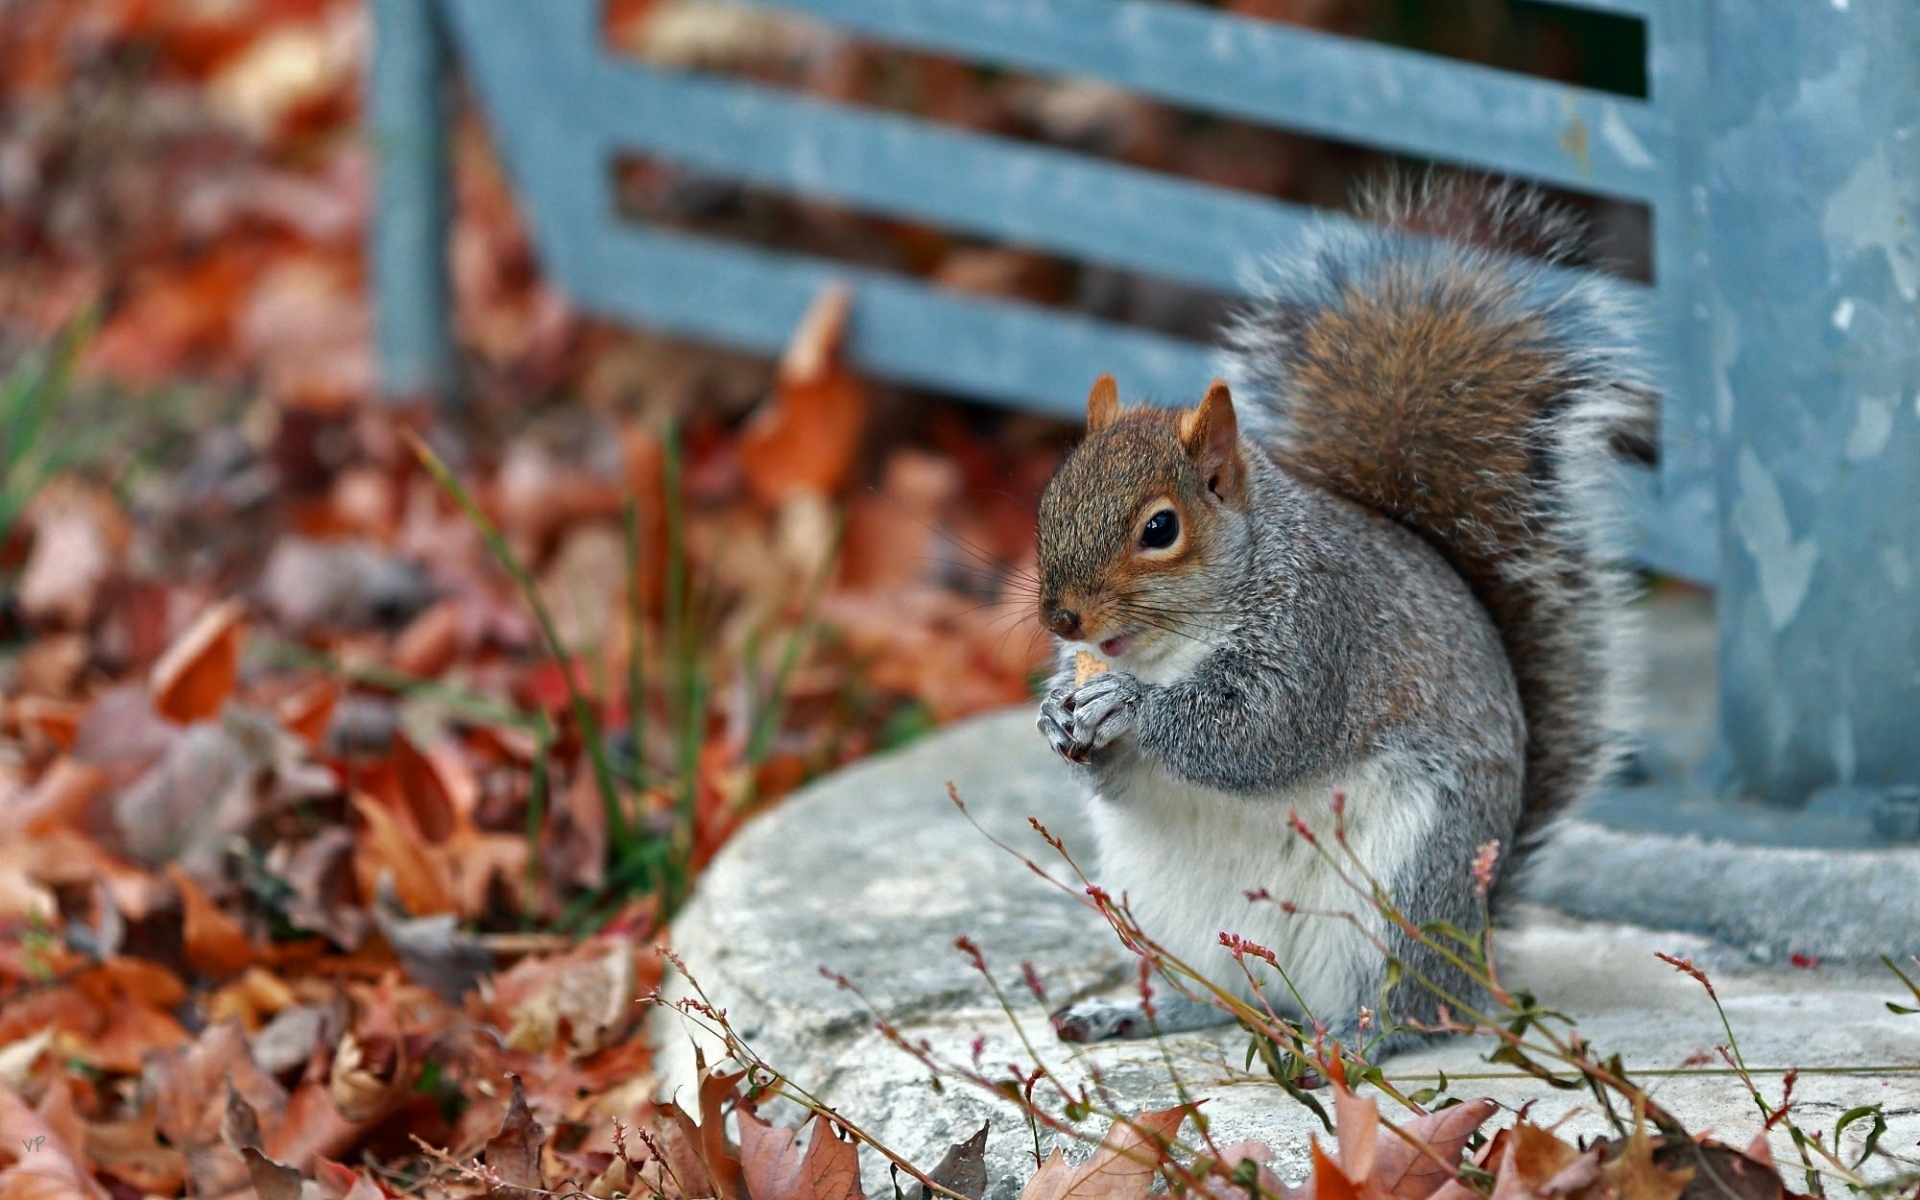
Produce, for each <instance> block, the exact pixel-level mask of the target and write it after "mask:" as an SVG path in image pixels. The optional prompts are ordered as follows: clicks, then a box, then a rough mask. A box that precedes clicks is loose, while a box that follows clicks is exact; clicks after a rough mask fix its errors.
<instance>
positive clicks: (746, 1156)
mask: <svg viewBox="0 0 1920 1200" xmlns="http://www.w3.org/2000/svg"><path fill="white" fill-rule="evenodd" d="M807 1124H808V1126H810V1127H811V1128H812V1130H813V1134H812V1136H811V1137H810V1138H809V1139H808V1141H807V1148H806V1150H805V1152H804V1153H803V1152H802V1151H800V1150H798V1149H796V1148H795V1144H794V1135H795V1134H796V1133H797V1132H798V1131H797V1130H793V1129H784V1128H778V1127H775V1126H773V1125H769V1124H767V1123H766V1122H765V1121H762V1120H761V1119H760V1118H759V1117H757V1116H755V1115H754V1114H752V1113H750V1112H748V1111H746V1110H745V1109H744V1108H743V1109H741V1111H740V1171H741V1174H742V1175H743V1176H744V1177H745V1179H746V1184H747V1194H748V1195H750V1196H752V1197H753V1200H865V1196H866V1193H864V1192H862V1191H861V1190H860V1156H859V1154H858V1152H857V1151H856V1150H855V1148H854V1144H853V1143H852V1142H843V1141H841V1140H840V1139H839V1137H838V1136H837V1135H835V1133H834V1131H833V1127H832V1126H831V1125H829V1124H827V1123H826V1122H824V1121H822V1120H821V1119H820V1118H819V1117H817V1116H816V1117H814V1118H812V1119H811V1120H809V1121H808V1123H807Z"/></svg>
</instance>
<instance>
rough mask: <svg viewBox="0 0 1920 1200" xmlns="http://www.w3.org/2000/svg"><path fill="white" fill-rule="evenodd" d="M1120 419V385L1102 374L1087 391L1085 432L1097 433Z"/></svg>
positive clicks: (1111, 377)
mask: <svg viewBox="0 0 1920 1200" xmlns="http://www.w3.org/2000/svg"><path fill="white" fill-rule="evenodd" d="M1119 419H1120V386H1119V385H1118V384H1116V383H1114V381H1113V376H1111V375H1102V376H1101V377H1100V378H1098V379H1096V380H1094V381H1093V390H1091V391H1089V392H1088V393H1087V432H1088V433H1098V432H1099V431H1100V430H1102V429H1105V428H1106V427H1107V426H1109V425H1111V424H1113V423H1114V422H1115V421H1117V420H1119Z"/></svg>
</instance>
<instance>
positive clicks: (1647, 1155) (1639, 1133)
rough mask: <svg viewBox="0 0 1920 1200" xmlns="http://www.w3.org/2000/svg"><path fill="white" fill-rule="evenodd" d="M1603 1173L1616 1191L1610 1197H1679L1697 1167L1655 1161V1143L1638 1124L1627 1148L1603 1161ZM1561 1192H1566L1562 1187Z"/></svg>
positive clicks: (1634, 1199) (1671, 1199) (1620, 1199)
mask: <svg viewBox="0 0 1920 1200" xmlns="http://www.w3.org/2000/svg"><path fill="white" fill-rule="evenodd" d="M1599 1174H1600V1175H1601V1176H1602V1177H1603V1178H1605V1179H1606V1181H1607V1183H1609V1184H1610V1185H1612V1186H1611V1188H1610V1189H1609V1190H1610V1191H1611V1192H1612V1196H1611V1198H1610V1200H1679V1197H1680V1193H1682V1192H1684V1191H1686V1190H1687V1184H1688V1183H1689V1182H1690V1181H1691V1180H1692V1179H1693V1168H1692V1167H1686V1168H1684V1169H1682V1170H1678V1171H1669V1170H1667V1169H1666V1168H1665V1167H1663V1166H1661V1165H1660V1164H1658V1163H1656V1162H1654V1161H1653V1143H1652V1141H1651V1139H1649V1138H1648V1137H1647V1131H1646V1127H1645V1126H1644V1125H1636V1126H1635V1128H1634V1131H1633V1133H1631V1134H1630V1135H1628V1137H1627V1144H1626V1148H1625V1150H1623V1151H1622V1152H1621V1154H1620V1155H1619V1156H1618V1157H1617V1158H1613V1159H1611V1160H1609V1161H1607V1162H1604V1163H1601V1164H1600V1171H1599ZM1559 1194H1560V1195H1565V1194H1566V1192H1565V1191H1562V1192H1560V1193H1559Z"/></svg>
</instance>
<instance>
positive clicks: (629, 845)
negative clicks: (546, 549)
mask: <svg viewBox="0 0 1920 1200" xmlns="http://www.w3.org/2000/svg"><path fill="white" fill-rule="evenodd" d="M401 433H402V435H403V436H404V437H405V438H406V439H407V444H408V445H409V446H410V447H411V448H412V450H413V453H414V457H415V458H417V459H419V460H420V465H421V466H422V467H425V468H426V471H427V474H429V475H431V476H432V477H433V480H434V482H435V483H437V484H439V485H440V489H441V490H442V491H444V492H446V493H447V494H448V495H449V496H451V497H452V498H453V502H454V503H455V504H457V505H459V506H460V511H461V512H463V513H465V514H466V517H467V519H468V520H469V521H471V522H473V526H474V528H475V529H477V530H479V531H480V537H481V539H482V540H484V541H485V542H486V544H487V548H488V549H489V550H491V551H492V552H493V557H494V559H495V560H496V561H498V562H499V564H500V567H501V569H502V570H504V571H506V573H507V575H508V577H509V578H511V579H512V580H513V584H514V587H515V588H517V589H518V590H519V592H520V597H521V599H522V600H524V601H525V602H526V605H527V607H528V608H529V609H531V610H532V612H533V619H534V620H535V621H536V622H537V623H538V624H539V626H540V635H541V637H542V638H544V639H545V640H546V643H547V652H548V653H549V654H551V655H552V656H553V660H554V662H555V664H556V665H557V666H558V667H559V668H560V678H561V681H562V682H563V683H564V684H565V685H566V689H567V701H568V703H569V705H570V706H571V708H572V710H573V719H574V722H575V723H576V724H577V725H579V727H580V737H581V740H582V741H584V742H585V743H586V750H587V759H588V761H589V762H590V763H591V764H592V768H593V779H594V783H595V785H596V786H597V787H598V789H599V791H600V800H601V803H602V804H603V805H605V807H606V811H607V835H608V839H609V841H610V842H611V843H612V847H613V850H614V853H615V855H616V856H617V857H620V858H625V857H626V856H627V855H628V854H630V853H632V851H633V850H634V846H633V835H632V833H631V831H630V830H629V829H628V828H627V817H626V813H625V812H624V811H622V809H621V806H620V791H619V788H618V787H617V786H616V785H615V783H614V779H613V767H612V765H611V764H610V763H609V762H608V761H607V747H606V745H605V743H604V742H603V741H602V739H601V737H600V722H599V721H597V720H595V719H594V715H593V709H592V707H591V706H590V705H588V703H587V698H586V697H585V696H584V695H582V694H581V692H580V687H579V683H578V681H577V680H575V679H574V671H573V663H574V660H573V655H572V653H571V652H570V651H568V649H567V647H566V644H565V643H564V642H562V641H561V640H560V633H559V630H558V629H557V628H556V627H555V626H554V623H553V616H552V614H551V613H549V612H548V611H547V606H546V603H545V602H544V601H542V600H541V599H540V591H539V589H538V588H536V587H535V586H534V582H533V576H532V574H531V573H529V572H528V570H527V568H526V565H525V564H524V563H522V562H521V561H520V556H519V555H517V554H515V553H514V552H513V547H511V546H509V545H508V544H507V539H506V538H505V537H504V536H502V535H501V533H500V530H499V528H498V527H497V526H496V525H494V523H493V521H492V520H491V519H490V518H489V517H488V516H487V514H486V513H485V512H483V511H481V508H480V506H479V504H477V503H475V501H474V499H473V496H472V494H471V493H469V492H468V491H467V489H466V488H465V486H463V485H462V484H461V482H460V481H459V479H457V478H456V477H455V476H454V474H453V472H452V471H451V470H449V469H448V468H447V464H446V463H445V462H443V461H441V458H440V456H439V455H438V454H436V453H434V451H433V447H431V446H429V445H427V444H426V442H424V441H422V440H421V439H420V437H419V435H418V434H416V433H414V432H413V431H412V430H410V429H403V430H401Z"/></svg>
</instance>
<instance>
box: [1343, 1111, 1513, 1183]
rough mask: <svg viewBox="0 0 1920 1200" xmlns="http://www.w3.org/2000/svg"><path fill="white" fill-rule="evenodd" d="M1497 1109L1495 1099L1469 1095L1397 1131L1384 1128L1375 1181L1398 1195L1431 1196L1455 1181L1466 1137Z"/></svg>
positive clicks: (1375, 1164) (1402, 1125) (1408, 1122)
mask: <svg viewBox="0 0 1920 1200" xmlns="http://www.w3.org/2000/svg"><path fill="white" fill-rule="evenodd" d="M1498 1111H1500V1106H1499V1105H1498V1104H1496V1103H1494V1102H1493V1101H1492V1100H1487V1099H1480V1100H1466V1101H1463V1102H1461V1103H1459V1104H1455V1105H1452V1106H1450V1107H1447V1108H1443V1109H1439V1110H1438V1111H1435V1112H1431V1113H1427V1114H1425V1115H1423V1116H1418V1117H1415V1118H1414V1119H1413V1120H1411V1121H1406V1122H1404V1123H1402V1124H1401V1125H1400V1127H1399V1133H1397V1134H1396V1133H1395V1132H1394V1131H1393V1130H1391V1129H1382V1130H1381V1131H1380V1134H1379V1149H1378V1150H1377V1151H1376V1152H1375V1157H1374V1162H1373V1173H1372V1178H1371V1182H1372V1183H1373V1185H1374V1186H1375V1187H1376V1188H1377V1189H1378V1190H1380V1191H1381V1192H1384V1193H1385V1194H1386V1195H1388V1196H1392V1197H1394V1200H1428V1197H1431V1196H1432V1195H1433V1194H1434V1193H1435V1192H1437V1191H1439V1190H1440V1189H1441V1188H1442V1187H1443V1186H1445V1185H1446V1184H1448V1183H1450V1182H1452V1181H1453V1178H1454V1176H1453V1172H1454V1171H1455V1170H1456V1169H1458V1167H1459V1165H1460V1156H1461V1154H1462V1153H1463V1152H1464V1151H1465V1150H1466V1148H1467V1139H1468V1138H1469V1137H1471V1136H1473V1133H1474V1131H1475V1130H1477V1129H1479V1128H1480V1126H1482V1125H1484V1124H1486V1122H1487V1120H1488V1119H1489V1118H1491V1117H1492V1116H1493V1114H1494V1113H1496V1112H1498ZM1344 1144H1345V1142H1344V1138H1343V1140H1342V1145H1344ZM1436 1159H1437V1160H1438V1161H1435V1160H1436Z"/></svg>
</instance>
